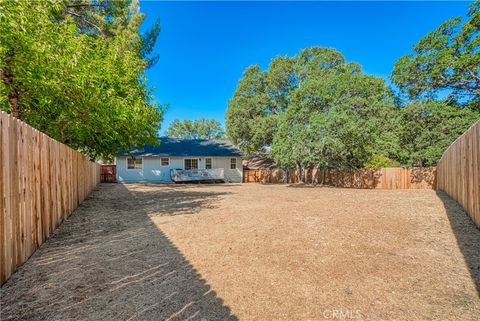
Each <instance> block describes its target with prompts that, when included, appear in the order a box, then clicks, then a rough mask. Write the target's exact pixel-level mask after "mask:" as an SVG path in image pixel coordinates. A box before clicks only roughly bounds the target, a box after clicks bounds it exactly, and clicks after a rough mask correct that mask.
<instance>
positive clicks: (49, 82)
mask: <svg viewBox="0 0 480 321" xmlns="http://www.w3.org/2000/svg"><path fill="white" fill-rule="evenodd" d="M143 19H144V16H143V15H142V14H141V13H139V8H138V4H137V3H136V2H131V1H127V0H124V1H116V0H115V1H113V0H111V1H107V0H102V1H82V0H70V1H26V0H19V1H8V0H0V30H2V32H1V33H0V78H1V81H0V109H2V110H6V111H7V112H10V113H11V114H12V115H14V116H15V117H18V118H20V119H22V120H24V121H26V122H27V123H29V124H30V125H32V126H33V127H35V128H37V129H39V130H40V131H42V132H44V133H46V134H48V135H49V136H51V137H53V138H55V139H57V140H59V141H61V142H63V143H65V144H68V145H69V146H71V147H73V148H75V149H77V150H80V151H83V152H86V153H88V154H89V155H90V156H91V157H92V158H101V157H106V158H108V157H111V156H113V155H114V154H115V153H116V152H117V151H118V149H126V150H128V149H129V148H130V147H131V146H132V145H140V144H147V143H150V144H155V143H157V138H156V136H157V132H158V130H159V128H160V122H161V119H162V108H161V106H158V105H157V104H156V103H154V102H153V101H152V95H151V88H148V87H147V85H146V80H145V76H144V71H145V69H146V68H147V67H148V66H150V65H152V64H153V63H154V62H155V61H156V59H157V57H156V56H151V53H152V50H153V45H154V43H155V40H156V37H157V35H158V32H159V24H158V22H157V23H156V24H155V25H154V26H153V27H152V28H151V29H150V30H149V31H147V32H146V33H145V34H143V35H140V34H139V28H140V25H141V24H142V21H143Z"/></svg>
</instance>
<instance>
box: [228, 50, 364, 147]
mask: <svg viewBox="0 0 480 321" xmlns="http://www.w3.org/2000/svg"><path fill="white" fill-rule="evenodd" d="M358 70H359V66H358V65H357V64H355V63H346V62H345V58H344V57H343V55H342V54H341V53H339V52H338V51H336V50H335V49H331V48H321V47H311V48H306V49H303V50H302V51H301V52H300V53H299V55H297V56H294V57H287V56H279V57H276V58H274V59H273V60H272V62H271V63H270V66H269V67H268V70H266V71H261V70H260V67H259V66H258V65H253V66H250V67H248V68H247V69H246V71H245V72H244V74H243V78H242V79H241V80H240V82H239V84H238V86H237V89H236V91H235V93H234V95H233V98H232V99H231V100H230V101H229V102H228V108H227V113H226V126H227V134H228V137H229V138H230V139H231V140H232V141H233V142H234V143H235V144H237V145H238V146H239V147H240V148H241V149H242V150H243V151H245V152H246V153H252V152H255V151H259V150H261V149H262V148H263V147H265V146H269V145H270V144H271V143H272V141H273V137H274V134H275V133H276V131H277V129H278V124H279V117H280V115H282V114H283V113H284V112H285V110H286V109H287V107H288V106H289V105H290V102H291V99H292V96H293V93H294V92H295V91H296V90H297V89H298V88H299V87H300V86H301V85H302V84H303V83H304V82H306V81H307V80H309V79H315V78H321V77H323V76H326V75H328V74H335V73H342V72H355V71H358Z"/></svg>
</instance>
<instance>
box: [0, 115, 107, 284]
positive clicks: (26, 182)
mask: <svg viewBox="0 0 480 321" xmlns="http://www.w3.org/2000/svg"><path fill="white" fill-rule="evenodd" d="M0 163H1V164H2V168H1V170H0V259H1V261H0V283H1V284H3V283H4V282H5V281H6V280H7V279H8V278H9V277H10V275H11V274H12V273H13V272H15V270H16V269H17V268H18V267H19V266H20V265H22V264H23V263H24V262H25V261H26V260H27V259H28V258H29V257H30V256H31V255H32V254H33V252H35V250H36V249H37V248H38V247H39V246H40V245H41V244H42V243H43V242H44V241H45V240H46V239H47V238H48V236H50V235H51V233H52V232H53V230H54V229H55V228H56V227H57V226H58V225H59V224H60V223H61V222H62V221H64V220H65V218H67V217H68V216H69V215H70V214H71V213H72V212H73V211H74V210H75V208H76V207H77V206H78V205H79V204H80V202H81V201H82V200H83V199H84V198H85V196H86V195H87V194H88V193H90V192H91V191H92V189H93V188H94V187H95V186H96V185H97V183H99V182H100V169H99V168H100V165H99V164H97V163H93V162H90V161H89V159H88V158H87V157H85V156H83V155H82V154H80V153H78V152H77V151H74V150H73V149H71V148H69V147H67V146H65V145H63V144H61V143H60V142H58V141H56V140H54V139H52V138H50V137H48V136H46V135H45V134H43V133H41V132H39V131H38V130H36V129H34V128H32V127H30V126H28V125H27V124H25V123H23V122H21V121H19V120H17V119H15V118H14V117H11V116H10V115H8V114H7V113H5V112H1V111H0ZM79 181H85V182H88V184H81V185H80V184H78V182H79Z"/></svg>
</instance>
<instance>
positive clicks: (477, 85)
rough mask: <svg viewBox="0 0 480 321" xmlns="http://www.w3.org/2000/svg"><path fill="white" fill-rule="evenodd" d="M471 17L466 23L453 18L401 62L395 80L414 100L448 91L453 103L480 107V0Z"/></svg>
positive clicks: (472, 10) (396, 69)
mask: <svg viewBox="0 0 480 321" xmlns="http://www.w3.org/2000/svg"><path fill="white" fill-rule="evenodd" d="M468 17H469V19H468V20H467V21H465V22H464V23H463V24H462V19H461V18H460V17H457V18H452V19H449V20H448V21H446V22H445V23H443V24H442V25H440V26H439V27H438V28H437V29H436V30H434V31H433V32H430V33H429V34H427V35H426V36H425V37H424V38H422V39H421V40H420V41H419V42H418V43H417V44H416V45H415V46H414V47H413V49H414V51H415V53H414V54H413V55H407V56H405V57H403V58H401V59H400V60H398V61H397V63H396V64H395V67H394V70H393V73H392V81H393V82H394V83H395V84H396V85H397V86H399V87H400V89H401V90H402V92H404V93H406V94H408V96H409V98H410V99H417V98H421V97H430V98H432V97H434V96H435V94H445V93H447V94H448V98H449V100H450V101H452V102H457V103H460V104H470V105H471V106H473V107H475V108H476V109H480V100H479V95H480V1H476V2H474V3H472V4H471V6H470V11H469V13H468Z"/></svg>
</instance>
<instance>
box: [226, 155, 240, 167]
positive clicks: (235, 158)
mask: <svg viewBox="0 0 480 321" xmlns="http://www.w3.org/2000/svg"><path fill="white" fill-rule="evenodd" d="M232 159H234V160H235V168H232ZM237 163H238V162H237V157H231V158H230V164H229V166H228V167H230V169H238V164H237Z"/></svg>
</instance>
